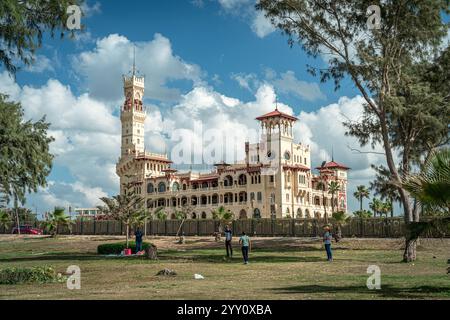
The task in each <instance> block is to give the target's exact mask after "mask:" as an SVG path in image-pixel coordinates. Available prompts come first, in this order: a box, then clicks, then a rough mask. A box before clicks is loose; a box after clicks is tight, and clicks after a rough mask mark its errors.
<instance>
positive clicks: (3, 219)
mask: <svg viewBox="0 0 450 320" xmlns="http://www.w3.org/2000/svg"><path fill="white" fill-rule="evenodd" d="M11 222H12V220H11V216H10V215H9V213H8V212H7V211H6V210H1V209H0V227H2V228H4V229H5V231H6V229H7V228H8V227H9V226H10V225H11Z"/></svg>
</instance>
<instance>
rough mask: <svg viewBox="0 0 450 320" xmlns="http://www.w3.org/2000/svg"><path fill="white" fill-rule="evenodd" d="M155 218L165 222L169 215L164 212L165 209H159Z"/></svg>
mask: <svg viewBox="0 0 450 320" xmlns="http://www.w3.org/2000/svg"><path fill="white" fill-rule="evenodd" d="M154 216H155V218H156V219H158V220H161V221H164V220H167V213H165V212H164V207H159V208H157V209H156V210H155V213H154Z"/></svg>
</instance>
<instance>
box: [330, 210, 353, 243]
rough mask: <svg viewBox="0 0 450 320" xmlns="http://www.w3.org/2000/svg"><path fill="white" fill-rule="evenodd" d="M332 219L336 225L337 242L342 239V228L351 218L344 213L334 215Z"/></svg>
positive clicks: (339, 212) (334, 213)
mask: <svg viewBox="0 0 450 320" xmlns="http://www.w3.org/2000/svg"><path fill="white" fill-rule="evenodd" d="M332 217H333V219H334V221H335V223H336V238H335V239H336V242H339V240H341V239H342V226H343V225H345V224H346V223H347V221H348V220H349V219H350V217H349V216H348V215H347V214H346V213H345V212H344V211H337V212H333V213H332Z"/></svg>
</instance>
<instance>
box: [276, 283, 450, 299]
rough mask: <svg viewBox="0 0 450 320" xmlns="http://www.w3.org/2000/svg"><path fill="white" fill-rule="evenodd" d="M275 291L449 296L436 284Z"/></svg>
mask: <svg viewBox="0 0 450 320" xmlns="http://www.w3.org/2000/svg"><path fill="white" fill-rule="evenodd" d="M272 290H274V291H278V292H277V293H280V294H286V293H327V294H333V293H344V294H345V293H353V294H358V295H361V294H370V295H378V296H380V297H381V298H391V299H405V298H415V299H417V298H432V297H431V296H430V295H431V294H444V295H443V296H444V297H450V291H449V288H448V287H437V286H418V287H412V288H398V287H393V286H392V285H382V286H381V289H380V290H369V289H367V287H363V286H342V287H338V286H322V285H305V286H292V287H284V288H274V289H272Z"/></svg>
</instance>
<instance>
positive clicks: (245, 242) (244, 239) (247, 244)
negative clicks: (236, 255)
mask: <svg viewBox="0 0 450 320" xmlns="http://www.w3.org/2000/svg"><path fill="white" fill-rule="evenodd" d="M239 243H240V244H241V246H242V247H241V249H242V256H243V258H244V264H248V253H249V251H250V249H251V247H252V243H251V241H250V238H249V236H247V235H246V234H245V232H242V236H241V237H240V238H239Z"/></svg>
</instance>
